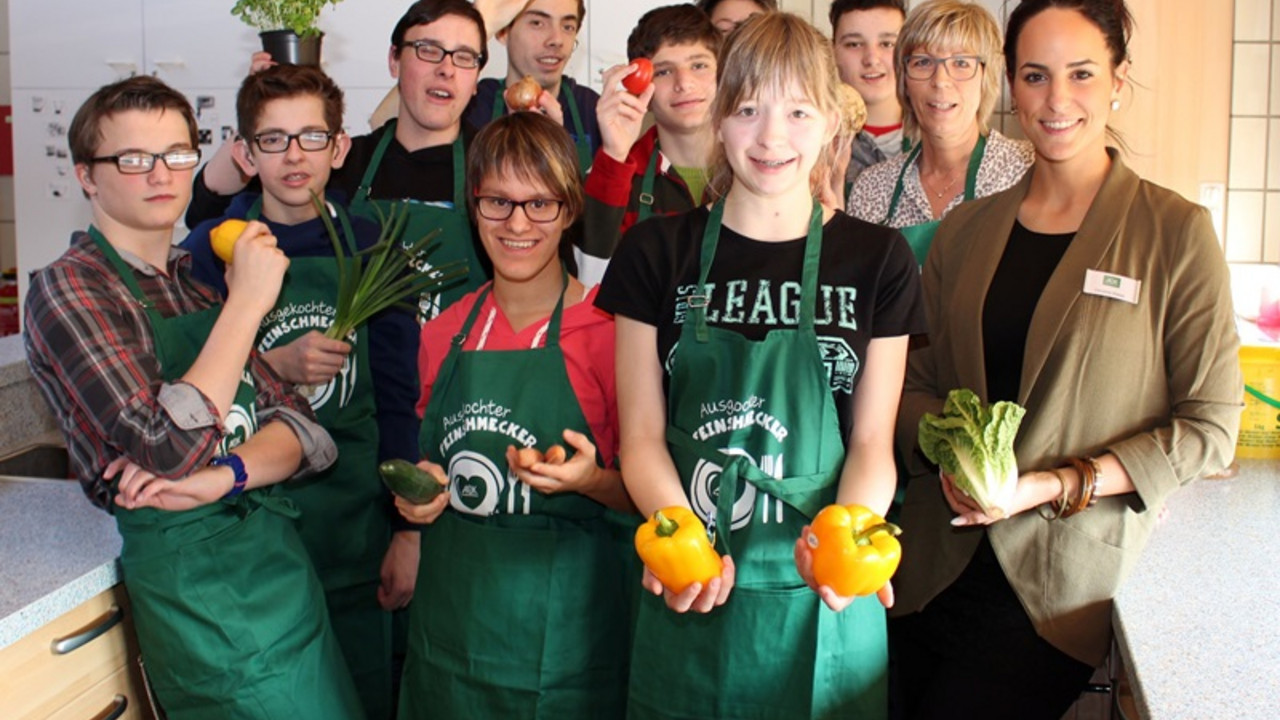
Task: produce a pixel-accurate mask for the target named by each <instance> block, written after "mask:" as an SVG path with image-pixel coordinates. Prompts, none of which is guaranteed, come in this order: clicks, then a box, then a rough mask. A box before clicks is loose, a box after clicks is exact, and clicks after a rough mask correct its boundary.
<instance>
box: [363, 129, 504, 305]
mask: <svg viewBox="0 0 1280 720" xmlns="http://www.w3.org/2000/svg"><path fill="white" fill-rule="evenodd" d="M395 123H396V120H395V119H394V118H392V119H391V120H388V121H387V129H386V132H384V133H383V134H382V139H381V140H379V141H378V145H377V147H375V148H374V150H373V156H372V157H371V158H370V159H369V167H368V168H366V169H365V171H364V177H362V178H361V179H360V187H359V188H357V189H356V196H355V198H354V199H352V201H351V213H352V214H353V215H357V216H359V217H363V218H366V219H368V220H372V221H373V222H376V223H381V217H380V215H379V212H381V214H382V215H386V214H387V213H389V212H390V211H391V208H392V207H393V206H395V205H398V204H401V203H403V204H406V205H407V206H408V208H409V221H408V222H407V223H405V228H404V233H403V235H401V241H402V242H404V243H406V244H409V243H412V242H415V241H417V240H418V238H421V237H423V236H425V235H426V234H427V233H429V232H431V231H432V230H435V229H437V228H438V229H439V230H440V234H439V235H438V236H437V237H436V241H435V244H433V245H432V246H431V248H430V249H429V250H428V253H429V254H428V255H427V256H426V257H425V258H423V259H422V260H421V261H420V267H419V269H420V270H421V271H422V272H425V273H432V272H435V273H436V274H437V275H438V274H440V272H441V271H440V270H437V269H436V268H439V267H440V266H442V265H444V264H445V263H450V262H456V261H462V262H464V263H465V264H466V267H467V270H468V273H467V276H466V277H465V278H463V279H462V280H458V281H456V282H454V283H452V284H450V285H449V286H448V287H447V288H445V290H444V291H442V292H438V293H433V294H424V295H423V296H422V297H420V298H419V299H418V321H419V322H424V323H425V322H426V321H428V320H430V319H431V318H433V317H435V316H436V315H439V314H440V311H441V310H443V309H445V308H447V307H449V306H450V305H452V304H453V303H454V301H456V300H457V299H458V298H460V297H462V296H463V295H466V294H467V293H469V292H471V291H472V290H475V289H476V288H478V287H480V285H482V284H483V283H484V280H485V278H484V270H483V268H482V266H481V265H480V260H479V258H478V257H476V249H475V243H474V242H473V240H472V236H471V223H470V221H468V220H467V201H466V184H467V175H466V168H467V164H466V150H465V149H464V148H463V146H462V134H461V133H459V134H458V137H457V139H456V140H454V141H453V207H445V206H443V205H437V204H432V203H425V202H421V201H419V200H411V199H407V198H406V199H403V200H387V199H382V198H372V197H370V193H372V192H373V179H374V177H375V176H377V174H378V168H379V167H380V166H381V165H382V157H383V156H384V155H386V153H387V147H388V146H389V145H390V144H391V141H392V140H393V139H394V138H395V135H396V126H395Z"/></svg>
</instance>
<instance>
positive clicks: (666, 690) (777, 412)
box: [628, 202, 887, 720]
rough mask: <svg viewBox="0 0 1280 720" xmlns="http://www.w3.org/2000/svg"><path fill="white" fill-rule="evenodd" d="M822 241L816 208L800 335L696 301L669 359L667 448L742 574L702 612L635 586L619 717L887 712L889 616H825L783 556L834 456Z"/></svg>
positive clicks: (840, 450)
mask: <svg viewBox="0 0 1280 720" xmlns="http://www.w3.org/2000/svg"><path fill="white" fill-rule="evenodd" d="M723 211H724V205H723V202H718V203H717V204H716V205H715V206H714V207H713V208H712V211H711V216H710V218H709V220H708V222H707V229H706V233H705V234H704V236H703V239H702V255H701V264H700V277H699V287H701V288H705V287H706V282H707V278H708V275H709V272H710V269H711V264H712V261H713V259H714V258H715V252H716V244H717V242H718V238H719V235H720V225H721V217H722V215H723ZM821 246H822V209H821V207H820V206H819V205H817V204H816V203H815V205H814V209H813V215H812V219H811V222H810V227H809V235H808V240H807V242H806V244H805V256H804V270H803V273H802V280H801V296H800V321H799V325H798V327H796V328H795V329H789V328H788V329H781V330H772V331H770V332H769V333H768V335H767V336H766V337H765V339H764V340H760V341H752V340H748V339H747V338H745V337H743V336H742V335H740V334H738V333H736V332H733V331H730V330H724V329H719V328H712V327H709V326H708V325H707V319H706V307H707V301H708V298H707V297H706V296H705V295H703V296H701V297H697V296H695V297H694V298H691V299H690V303H689V308H690V312H688V313H687V314H686V316H685V321H684V326H683V327H682V329H681V333H680V341H679V344H678V345H677V347H676V349H675V350H674V351H673V353H672V355H673V357H672V360H671V366H672V367H671V383H670V391H669V397H668V417H669V425H668V428H667V442H668V446H669V448H670V451H671V458H672V460H673V461H674V462H675V466H676V469H677V470H678V471H679V473H680V477H681V480H682V481H683V484H684V487H685V492H686V493H688V496H689V499H690V504H691V505H692V507H693V509H694V511H695V512H697V513H698V515H699V516H701V517H702V518H703V519H704V521H706V522H707V523H708V525H709V526H710V528H711V532H713V533H714V534H715V535H716V538H717V539H716V542H717V545H718V546H719V549H720V550H721V551H723V552H731V554H732V557H733V559H734V563H735V566H736V568H737V577H736V583H735V586H734V588H733V591H732V593H731V594H730V595H729V599H728V601H727V602H726V603H725V604H724V605H723V606H721V607H719V608H716V609H714V610H712V611H711V612H710V613H706V614H702V613H694V612H689V613H684V614H677V613H674V612H672V611H671V610H670V609H668V608H667V607H666V605H665V603H664V602H663V600H662V599H661V598H659V597H656V596H653V595H650V594H648V593H645V594H644V596H643V599H642V600H641V606H640V613H639V620H638V623H637V627H636V631H635V645H634V647H635V650H634V653H633V655H632V672H631V685H630V697H629V707H628V717H629V718H632V719H638V718H686V719H690V720H692V719H693V718H753V719H765V718H768V719H776V720H800V719H802V718H828V717H832V718H834V717H839V718H858V719H859V720H867V719H871V720H877V719H879V718H883V717H884V716H885V714H886V713H887V707H886V702H887V701H886V673H887V657H886V653H887V651H886V645H885V643H886V640H885V630H884V611H883V609H882V608H881V607H880V605H879V603H878V602H877V601H876V599H875V598H874V597H872V598H860V599H858V600H857V601H855V602H854V603H853V604H852V605H850V606H849V607H848V608H846V609H845V610H844V611H843V612H841V613H833V612H832V611H831V610H829V609H828V608H827V607H826V606H825V605H824V604H823V603H822V601H821V600H820V599H819V598H818V596H817V594H815V593H814V592H813V591H811V590H810V589H809V588H808V587H806V586H805V585H804V583H803V582H802V581H801V580H800V576H799V574H798V573H797V571H796V567H795V559H794V555H793V552H794V546H795V541H796V539H797V538H798V537H800V531H801V529H802V528H803V526H804V525H805V524H806V523H807V522H808V519H809V518H810V517H812V515H813V514H814V513H815V512H816V511H817V510H818V509H820V508H821V507H822V506H824V505H826V504H829V503H832V502H834V501H835V498H836V490H837V483H838V480H839V476H840V472H841V469H842V466H843V464H844V442H843V438H842V436H841V432H840V423H839V419H838V416H837V414H836V408H835V402H834V400H833V399H832V396H831V390H830V386H829V382H828V379H827V372H826V369H825V367H824V365H823V363H822V359H821V358H822V356H821V353H820V352H819V346H818V339H817V334H816V332H815V329H814V313H815V305H816V299H817V291H818V264H819V258H820V257H821ZM744 480H745V481H746V482H742V481H744ZM730 540H732V542H730Z"/></svg>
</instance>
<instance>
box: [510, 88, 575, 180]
mask: <svg viewBox="0 0 1280 720" xmlns="http://www.w3.org/2000/svg"><path fill="white" fill-rule="evenodd" d="M560 84H561V85H562V86H565V87H564V96H565V99H567V100H568V101H569V102H568V103H567V104H568V108H569V122H571V123H573V138H574V139H573V146H574V148H575V149H576V150H577V151H578V169H579V170H581V171H582V176H583V177H586V175H587V171H588V170H590V169H591V161H592V160H593V159H594V158H593V157H592V156H591V142H590V140H589V139H588V138H587V131H586V129H585V128H583V126H582V113H581V111H579V110H578V99H577V98H575V97H574V96H573V88H574V87H575V86H576V84H575V83H574V82H573V78H568V77H562V78H560ZM506 89H507V79H506V78H502V79H501V80H499V81H498V92H496V93H494V96H493V115H491V116H490V117H489V120H490V121H493V120H497V119H498V118H500V117H502V116H503V115H505V114H506V113H507V99H506V98H505V97H503V93H504V92H505V91H506Z"/></svg>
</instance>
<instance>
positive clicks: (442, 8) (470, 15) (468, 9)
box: [391, 0, 489, 70]
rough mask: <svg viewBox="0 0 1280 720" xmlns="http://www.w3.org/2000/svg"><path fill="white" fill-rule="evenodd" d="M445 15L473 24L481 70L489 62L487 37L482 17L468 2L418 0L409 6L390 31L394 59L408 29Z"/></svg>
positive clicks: (427, 23)
mask: <svg viewBox="0 0 1280 720" xmlns="http://www.w3.org/2000/svg"><path fill="white" fill-rule="evenodd" d="M446 15H457V16H458V17H461V18H466V19H467V20H470V21H471V22H473V23H475V26H476V30H477V31H478V32H479V33H480V47H478V48H475V51H476V52H478V53H480V69H481V70H483V69H484V65H485V63H487V62H489V53H487V52H485V48H484V44H485V39H486V38H487V37H489V36H488V35H486V34H485V29H484V16H483V15H481V14H480V11H479V10H476V8H475V6H474V5H472V4H471V2H470V0H418V2H415V3H414V4H412V5H410V6H409V9H408V10H405V11H404V15H401V16H400V20H399V21H397V22H396V26H395V28H394V29H392V30H391V47H393V48H395V50H396V57H399V56H400V51H402V50H404V36H405V35H406V34H408V32H409V30H410V29H412V28H415V27H418V26H419V25H430V24H431V23H433V22H435V21H437V20H439V19H440V18H442V17H444V16H446Z"/></svg>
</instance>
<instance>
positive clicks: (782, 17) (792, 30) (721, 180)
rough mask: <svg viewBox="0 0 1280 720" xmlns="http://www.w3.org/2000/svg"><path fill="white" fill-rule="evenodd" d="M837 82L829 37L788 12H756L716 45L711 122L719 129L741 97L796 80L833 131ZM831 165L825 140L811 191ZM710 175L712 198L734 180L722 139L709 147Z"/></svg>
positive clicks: (777, 89)
mask: <svg viewBox="0 0 1280 720" xmlns="http://www.w3.org/2000/svg"><path fill="white" fill-rule="evenodd" d="M840 85H841V83H840V76H839V74H838V73H837V72H836V61H835V53H834V52H832V49H831V41H830V40H829V39H827V37H826V36H824V35H823V34H822V33H820V32H818V30H817V28H815V27H814V26H812V25H810V24H809V23H808V22H807V21H805V20H804V19H802V18H800V17H799V16H796V15H792V14H791V13H783V12H771V13H764V14H761V15H756V16H754V17H752V18H751V19H750V20H747V21H746V22H744V23H743V24H742V25H739V26H738V29H737V30H734V31H733V32H732V33H730V34H729V36H728V37H727V38H725V43H724V45H722V46H721V48H720V57H719V58H718V61H717V67H716V87H717V89H716V99H715V104H714V105H712V107H711V122H712V125H714V126H715V127H716V128H717V129H719V127H720V123H721V122H723V121H724V119H725V118H726V117H728V116H729V115H730V114H732V113H733V111H734V110H735V109H737V107H738V106H739V105H741V104H742V103H743V102H744V101H745V100H747V99H749V98H752V97H755V96H757V95H759V94H760V93H761V92H765V91H774V92H785V91H787V90H789V89H790V88H791V87H792V86H797V87H799V88H800V92H801V93H802V94H803V95H804V96H805V97H807V98H808V99H809V100H810V101H811V102H812V103H813V104H814V105H815V106H817V108H818V110H819V111H821V112H822V113H824V114H826V115H828V116H829V117H830V118H832V125H831V132H832V133H833V136H834V133H836V132H837V131H838V130H839V124H840V123H839V117H840V113H841V102H840V96H839V87H840ZM834 165H835V153H834V149H833V147H832V145H831V143H828V144H827V147H826V148H825V149H824V150H823V153H822V156H821V157H819V158H818V162H817V163H816V164H815V165H814V167H813V171H812V173H811V175H810V178H809V186H810V188H811V189H812V190H813V191H814V193H815V196H816V193H817V189H818V188H819V187H820V186H821V185H822V184H823V183H824V182H826V178H827V177H828V176H829V175H830V174H831V170H832V168H833V167H834ZM710 175H711V179H710V181H708V183H707V190H708V192H709V194H710V196H711V198H712V199H713V200H715V199H719V198H722V197H724V196H725V195H726V194H727V193H728V192H729V187H730V186H731V185H732V184H733V168H732V167H730V165H729V160H728V158H727V157H726V156H725V152H724V146H723V145H722V144H721V143H716V145H715V148H714V149H713V150H712V155H711V163H710Z"/></svg>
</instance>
